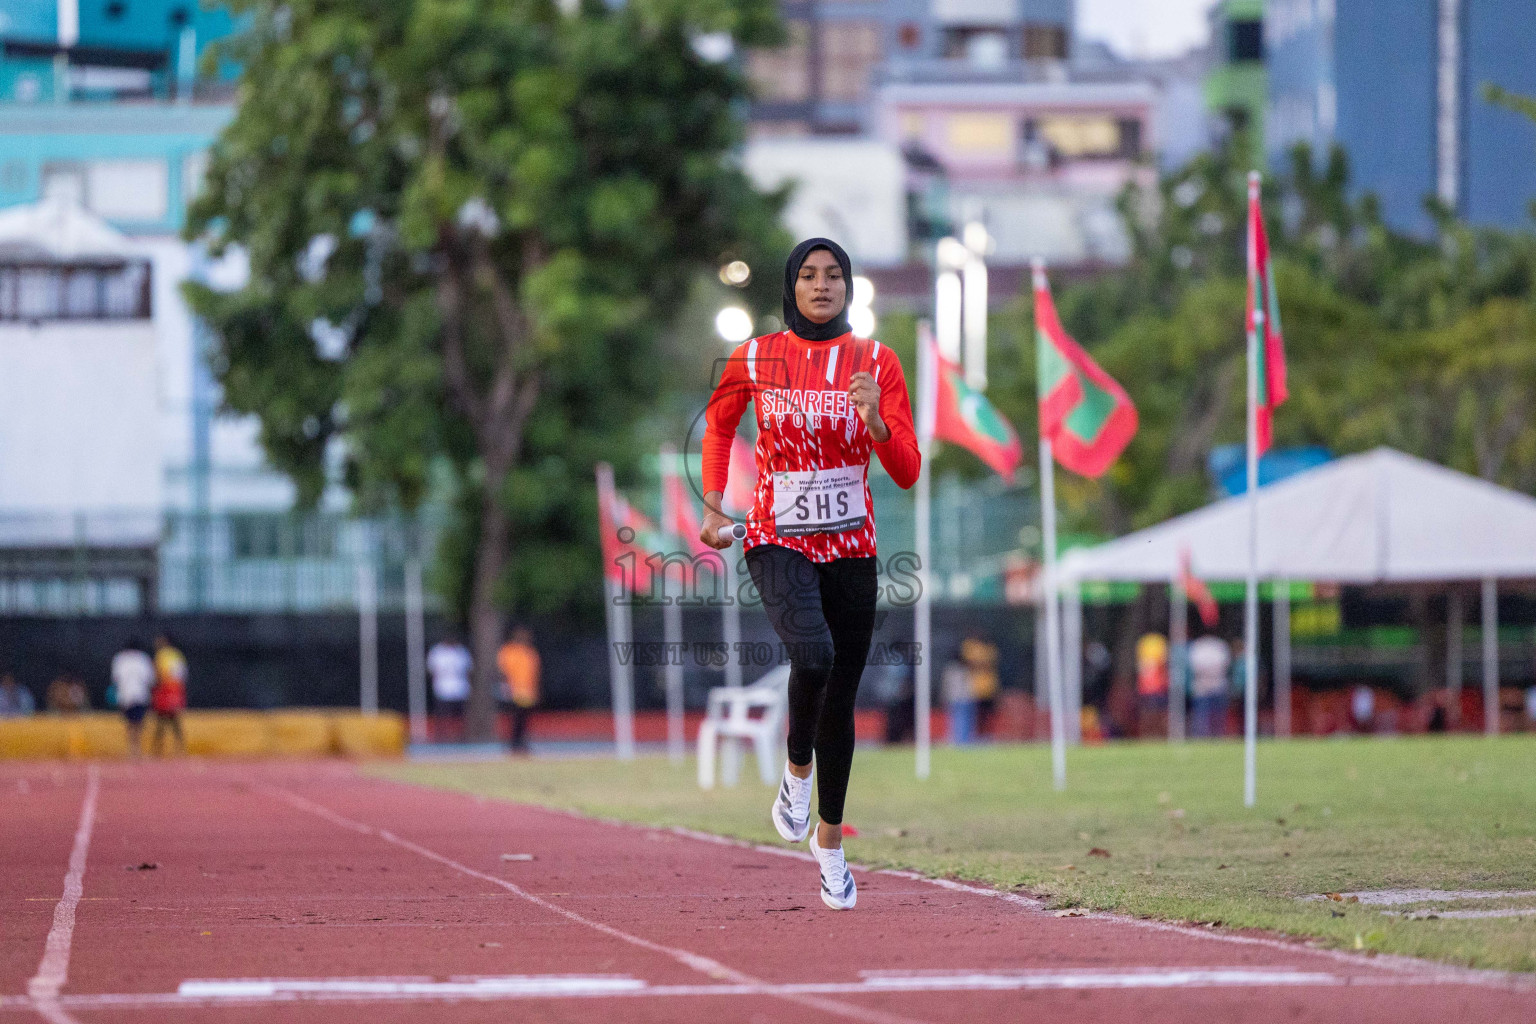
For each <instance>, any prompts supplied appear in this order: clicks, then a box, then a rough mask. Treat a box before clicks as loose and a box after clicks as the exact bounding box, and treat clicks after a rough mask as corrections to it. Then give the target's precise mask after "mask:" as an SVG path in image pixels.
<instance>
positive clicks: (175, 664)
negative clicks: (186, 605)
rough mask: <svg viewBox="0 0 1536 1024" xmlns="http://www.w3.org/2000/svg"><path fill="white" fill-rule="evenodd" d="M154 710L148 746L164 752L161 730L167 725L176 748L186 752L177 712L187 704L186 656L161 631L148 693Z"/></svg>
mask: <svg viewBox="0 0 1536 1024" xmlns="http://www.w3.org/2000/svg"><path fill="white" fill-rule="evenodd" d="M150 705H151V706H152V707H153V708H154V711H155V728H154V731H153V732H152V733H150V737H149V746H150V749H151V750H153V751H154V752H155V753H156V754H161V753H163V752H164V748H165V731H166V729H170V731H171V735H172V737H173V739H174V740H175V743H176V746H177V748H179V749H180V750H181V752H182V753H183V754H185V753H186V752H187V740H186V736H185V734H184V733H183V732H182V731H181V713H182V712H183V711H184V710H186V707H187V659H186V657H185V656H184V655H183V654H182V653H181V651H179V650H177V649H176V646H175V645H174V644H172V643H171V638H170V637H168V636H165V635H163V634H162V635H161V636H157V637H155V687H154V690H153V691H151V693H150Z"/></svg>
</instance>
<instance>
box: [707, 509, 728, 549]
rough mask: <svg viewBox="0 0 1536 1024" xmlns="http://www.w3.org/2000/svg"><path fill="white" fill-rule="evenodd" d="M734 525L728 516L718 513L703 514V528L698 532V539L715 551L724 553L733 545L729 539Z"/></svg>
mask: <svg viewBox="0 0 1536 1024" xmlns="http://www.w3.org/2000/svg"><path fill="white" fill-rule="evenodd" d="M734 525H736V524H735V521H734V520H733V519H731V517H730V516H727V515H722V514H721V513H719V512H705V513H704V528H703V529H702V530H700V531H699V539H700V540H702V541H703V542H704V543H705V544H708V545H709V546H710V547H712V548H714V549H715V550H717V551H724V550H725V549H726V548H728V547H730V546H731V545H732V544H734V543H735V541H733V540H732V539H731V533H730V530H731V527H732V526H734Z"/></svg>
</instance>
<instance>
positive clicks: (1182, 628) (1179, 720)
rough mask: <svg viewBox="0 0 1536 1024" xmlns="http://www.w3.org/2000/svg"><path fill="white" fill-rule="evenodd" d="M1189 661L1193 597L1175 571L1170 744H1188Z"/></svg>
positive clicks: (1170, 594) (1171, 609) (1171, 587)
mask: <svg viewBox="0 0 1536 1024" xmlns="http://www.w3.org/2000/svg"><path fill="white" fill-rule="evenodd" d="M1188 662H1189V595H1188V594H1186V593H1184V582H1183V580H1181V579H1180V578H1179V573H1178V570H1174V573H1173V579H1172V581H1170V582H1169V584H1168V742H1169V743H1183V742H1184V733H1185V727H1184V712H1185V704H1186V700H1185V696H1184V666H1185V665H1186V664H1188Z"/></svg>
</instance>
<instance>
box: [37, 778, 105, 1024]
mask: <svg viewBox="0 0 1536 1024" xmlns="http://www.w3.org/2000/svg"><path fill="white" fill-rule="evenodd" d="M100 792H101V773H100V772H99V771H98V770H97V768H96V766H95V765H94V764H93V765H91V766H90V767H89V768H87V769H86V773H85V800H84V801H83V802H82V803H81V805H80V824H78V825H77V826H75V845H74V846H73V847H71V848H70V851H69V870H68V871H67V872H66V873H65V875H64V895H62V896H60V897H59V902H58V903H56V904H55V905H54V908H53V927H52V928H49V929H48V939H47V941H46V942H45V943H44V945H43V959H42V962H41V963H39V964H38V965H37V973H36V974H35V975H33V976H32V980H30V981H28V982H27V995H29V996H31V998H32V1005H33V1008H34V1009H35V1010H37V1012H38V1014H40V1015H41V1016H42V1017H43V1018H44V1019H46V1020H48V1021H50V1022H52V1024H75V1020H74V1018H73V1017H71V1016H69V1014H67V1013H65V1012H64V1011H63V1010H62V1009H60V1007H59V990H60V989H62V988H63V987H64V982H65V981H66V980H67V979H68V978H69V951H70V946H71V944H72V943H73V942H74V938H75V909H76V908H77V907H78V906H79V905H80V896H81V894H82V893H83V892H84V891H85V860H86V855H87V854H88V853H89V852H90V849H91V829H92V828H93V827H95V824H96V797H97V795H98V794H99V793H100Z"/></svg>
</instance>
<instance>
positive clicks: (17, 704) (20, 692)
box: [0, 672, 37, 718]
mask: <svg viewBox="0 0 1536 1024" xmlns="http://www.w3.org/2000/svg"><path fill="white" fill-rule="evenodd" d="M36 711H37V698H36V697H33V696H32V691H31V690H29V689H27V688H26V687H25V686H22V685H20V684H18V683H17V682H16V677H15V676H13V675H11V674H10V673H9V672H7V673H5V674H4V675H0V718H25V717H27V716H28V715H31V714H33V713H35V712H36Z"/></svg>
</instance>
